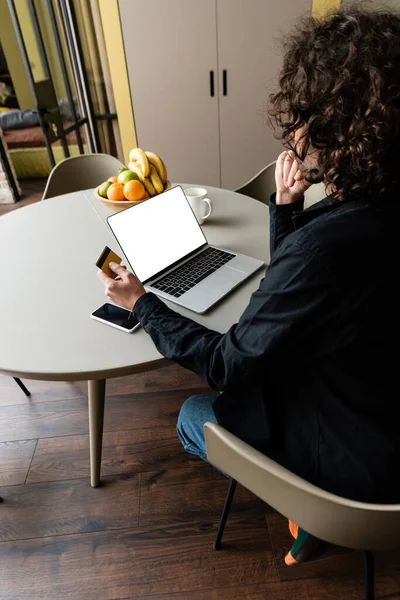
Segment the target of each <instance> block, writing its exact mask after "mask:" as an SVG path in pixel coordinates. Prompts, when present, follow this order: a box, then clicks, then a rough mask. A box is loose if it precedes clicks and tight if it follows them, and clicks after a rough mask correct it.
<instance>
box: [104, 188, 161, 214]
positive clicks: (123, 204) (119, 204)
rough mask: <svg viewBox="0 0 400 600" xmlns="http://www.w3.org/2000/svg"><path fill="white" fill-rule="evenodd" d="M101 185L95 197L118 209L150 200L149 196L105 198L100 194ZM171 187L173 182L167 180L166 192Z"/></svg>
mask: <svg viewBox="0 0 400 600" xmlns="http://www.w3.org/2000/svg"><path fill="white" fill-rule="evenodd" d="M99 187H100V186H98V187H97V188H96V189H95V190H94V195H95V197H96V198H98V199H99V200H102V201H103V202H105V203H106V204H108V205H109V206H112V207H113V208H114V209H116V210H118V209H120V210H123V209H124V208H129V207H130V206H135V205H136V204H140V203H141V202H145V201H146V200H148V198H144V199H143V200H109V199H108V198H104V197H103V196H100V194H99V193H98V189H99ZM170 187H171V182H170V181H167V183H166V184H165V188H164V190H163V191H164V192H165V190H169V189H170ZM160 193H161V194H162V192H160Z"/></svg>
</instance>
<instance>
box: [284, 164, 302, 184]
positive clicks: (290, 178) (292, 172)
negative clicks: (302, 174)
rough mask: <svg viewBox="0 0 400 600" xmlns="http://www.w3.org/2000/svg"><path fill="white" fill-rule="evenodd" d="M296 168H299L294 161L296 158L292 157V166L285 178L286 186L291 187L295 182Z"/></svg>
mask: <svg viewBox="0 0 400 600" xmlns="http://www.w3.org/2000/svg"><path fill="white" fill-rule="evenodd" d="M298 170H299V166H298V164H297V161H296V159H293V162H292V167H291V169H290V172H289V175H288V179H287V182H286V185H287V186H288V187H292V186H293V185H294V184H295V182H296V175H297V172H298Z"/></svg>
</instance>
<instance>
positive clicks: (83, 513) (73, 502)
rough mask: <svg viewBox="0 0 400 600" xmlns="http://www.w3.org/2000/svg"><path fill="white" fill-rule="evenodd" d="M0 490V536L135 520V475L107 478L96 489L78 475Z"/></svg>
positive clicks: (88, 528)
mask: <svg viewBox="0 0 400 600" xmlns="http://www.w3.org/2000/svg"><path fill="white" fill-rule="evenodd" d="M0 495H1V496H2V497H3V499H4V502H3V503H2V504H1V520H0V541H9V540H22V539H28V538H35V537H47V536H55V535H66V534H72V533H78V532H85V531H101V530H104V529H122V528H125V527H132V526H135V527H136V525H137V521H138V512H139V479H138V477H137V476H133V475H122V476H120V477H114V478H113V479H105V480H103V481H102V484H101V487H99V488H96V489H94V488H92V487H90V485H89V483H88V482H87V481H84V480H80V479H78V480H72V481H62V482H54V483H38V484H33V485H18V486H12V487H3V488H0ZM0 562H1V561H0Z"/></svg>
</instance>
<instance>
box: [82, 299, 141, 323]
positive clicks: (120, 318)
mask: <svg viewBox="0 0 400 600" xmlns="http://www.w3.org/2000/svg"><path fill="white" fill-rule="evenodd" d="M93 315H94V316H95V317H98V318H99V319H103V321H108V322H109V323H114V324H115V325H119V327H123V328H124V329H133V327H135V325H137V324H138V322H139V321H138V320H137V319H135V317H134V316H131V317H129V310H126V309H125V308H121V307H120V306H115V305H114V304H109V303H107V304H103V306H100V308H98V309H97V310H95V311H94V312H93Z"/></svg>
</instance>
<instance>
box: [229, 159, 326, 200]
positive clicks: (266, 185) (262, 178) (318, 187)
mask: <svg viewBox="0 0 400 600" xmlns="http://www.w3.org/2000/svg"><path fill="white" fill-rule="evenodd" d="M275 165H276V160H274V161H273V162H271V163H269V165H267V166H266V167H264V168H263V169H262V170H261V171H260V172H259V173H257V175H255V176H254V177H253V178H252V179H250V181H248V182H247V183H245V184H244V185H243V186H241V187H240V188H238V189H236V190H235V192H237V193H238V194H244V195H245V196H250V198H254V199H255V200H259V201H260V202H263V203H264V204H269V199H270V196H271V194H273V193H274V192H275V191H276V186H275ZM304 196H305V201H304V208H308V207H309V206H311V205H312V204H314V203H315V202H318V201H319V200H322V199H323V198H325V196H326V193H325V186H324V184H323V183H316V184H314V185H312V186H311V187H310V188H309V189H308V190H307V191H306V193H305V195H304Z"/></svg>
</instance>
